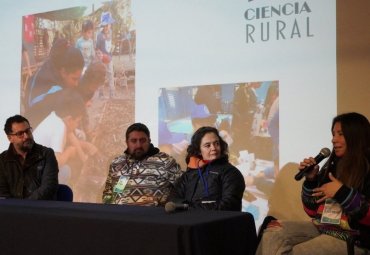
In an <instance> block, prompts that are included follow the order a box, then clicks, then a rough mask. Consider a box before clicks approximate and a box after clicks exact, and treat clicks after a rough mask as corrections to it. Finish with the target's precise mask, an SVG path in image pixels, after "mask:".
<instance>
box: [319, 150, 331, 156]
mask: <svg viewBox="0 0 370 255" xmlns="http://www.w3.org/2000/svg"><path fill="white" fill-rule="evenodd" d="M330 153H331V151H330V149H329V148H322V149H321V151H320V154H322V155H323V156H324V157H325V158H327V157H329V156H330Z"/></svg>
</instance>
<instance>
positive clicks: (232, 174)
mask: <svg viewBox="0 0 370 255" xmlns="http://www.w3.org/2000/svg"><path fill="white" fill-rule="evenodd" d="M199 170H200V172H201V174H202V176H203V180H204V182H203V180H202V178H200V175H199V171H198V169H192V168H189V167H188V169H187V170H186V172H185V173H184V174H183V175H182V176H181V177H180V178H179V179H178V180H177V182H176V183H175V190H174V195H173V197H172V199H171V200H172V201H174V202H176V203H187V204H189V205H190V206H191V207H193V208H202V209H207V210H227V211H240V210H241V208H242V198H243V193H244V189H245V183H244V178H243V175H242V174H241V173H240V171H239V170H238V169H237V168H236V167H234V166H233V165H232V164H230V163H229V162H228V160H227V159H226V158H220V159H217V160H214V161H212V162H211V163H209V164H207V165H205V166H203V167H202V168H200V169H199ZM205 182H206V183H207V184H206V185H208V195H207V192H206V188H205V186H206V185H205Z"/></svg>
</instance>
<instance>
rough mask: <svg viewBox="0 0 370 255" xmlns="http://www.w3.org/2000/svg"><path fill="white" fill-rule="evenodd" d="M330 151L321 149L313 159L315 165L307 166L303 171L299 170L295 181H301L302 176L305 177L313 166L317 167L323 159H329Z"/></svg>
mask: <svg viewBox="0 0 370 255" xmlns="http://www.w3.org/2000/svg"><path fill="white" fill-rule="evenodd" d="M330 153H331V152H330V150H329V149H328V148H322V149H321V151H320V153H319V154H318V155H317V156H316V157H315V158H314V161H315V163H313V164H310V165H307V166H306V167H304V168H303V169H300V171H299V172H298V173H297V174H296V175H295V177H294V178H295V179H296V180H297V181H299V180H301V179H302V178H303V176H306V175H307V174H308V173H309V172H311V171H312V170H313V169H314V168H315V166H317V165H318V164H319V163H320V162H321V161H322V160H323V159H324V158H327V157H329V155H330Z"/></svg>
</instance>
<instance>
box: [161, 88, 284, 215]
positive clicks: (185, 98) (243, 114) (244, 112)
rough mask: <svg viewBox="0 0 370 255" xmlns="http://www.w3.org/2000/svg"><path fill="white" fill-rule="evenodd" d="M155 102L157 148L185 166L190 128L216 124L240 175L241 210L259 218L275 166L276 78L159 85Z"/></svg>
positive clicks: (277, 141)
mask: <svg viewBox="0 0 370 255" xmlns="http://www.w3.org/2000/svg"><path fill="white" fill-rule="evenodd" d="M158 105H159V117H158V119H159V126H158V130H159V131H158V143H159V147H160V149H161V150H163V151H166V152H167V153H169V154H170V155H172V156H173V157H175V158H176V160H177V162H179V163H180V165H181V168H182V169H183V170H185V169H186V164H185V156H186V148H187V146H188V145H189V142H190V138H191V136H192V134H193V132H195V130H197V129H198V128H199V127H202V126H214V127H216V128H217V129H218V130H219V132H220V135H221V137H222V138H223V139H224V140H225V141H226V142H227V143H228V145H229V154H230V162H231V163H232V164H233V165H235V166H236V167H237V168H238V169H239V170H240V171H241V172H242V174H243V176H244V178H245V183H246V186H247V187H246V190H245V193H244V200H243V210H244V211H249V212H251V213H252V214H253V215H254V217H255V219H256V221H257V222H258V221H259V220H263V218H264V216H265V215H266V213H267V210H268V208H267V200H268V197H269V195H270V192H271V189H272V186H273V184H274V179H275V177H276V175H277V174H278V169H279V82H278V81H265V82H243V83H235V84H234V83H233V84H222V85H203V86H191V87H176V88H162V89H160V96H159V102H158Z"/></svg>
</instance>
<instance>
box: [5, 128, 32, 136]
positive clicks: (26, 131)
mask: <svg viewBox="0 0 370 255" xmlns="http://www.w3.org/2000/svg"><path fill="white" fill-rule="evenodd" d="M24 134H27V135H30V134H32V128H31V127H29V128H27V129H26V130H22V131H18V132H16V133H14V134H9V135H15V136H16V137H18V138H23V137H24Z"/></svg>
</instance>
